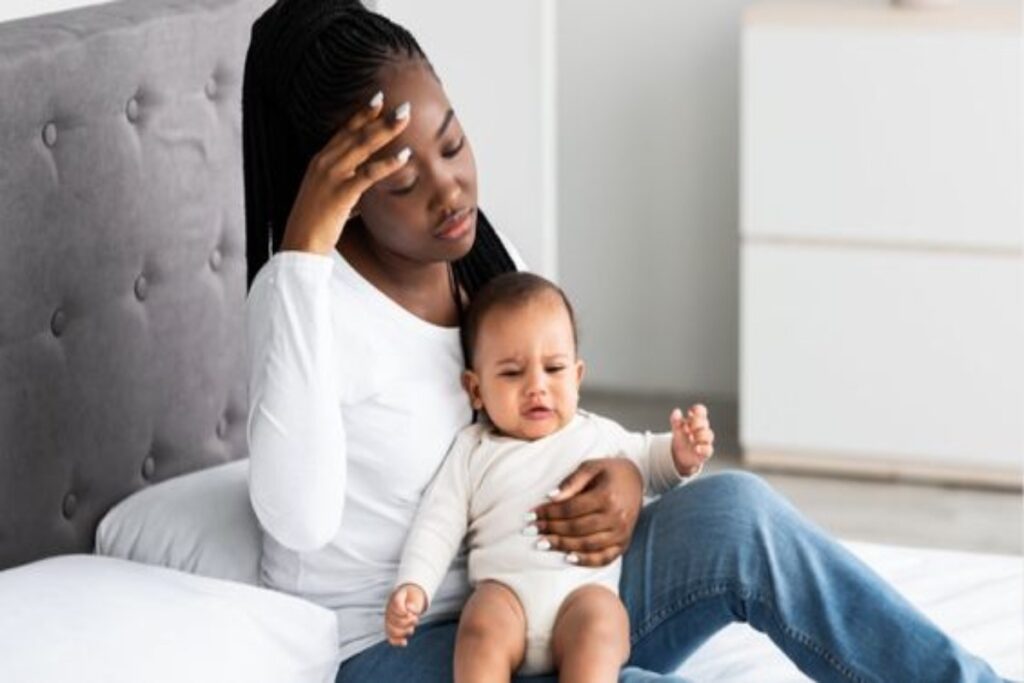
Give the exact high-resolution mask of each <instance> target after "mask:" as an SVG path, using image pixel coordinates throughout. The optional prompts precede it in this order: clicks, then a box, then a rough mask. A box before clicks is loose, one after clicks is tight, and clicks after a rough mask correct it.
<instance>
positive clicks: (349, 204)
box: [281, 93, 410, 254]
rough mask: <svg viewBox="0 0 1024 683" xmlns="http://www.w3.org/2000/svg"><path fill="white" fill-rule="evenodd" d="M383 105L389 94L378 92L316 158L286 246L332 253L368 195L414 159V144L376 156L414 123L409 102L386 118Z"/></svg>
mask: <svg viewBox="0 0 1024 683" xmlns="http://www.w3.org/2000/svg"><path fill="white" fill-rule="evenodd" d="M383 105H384V96H383V94H382V93H377V94H376V95H375V96H374V97H373V99H372V100H371V101H370V102H369V103H368V104H367V105H366V106H365V107H363V108H362V109H360V110H359V111H358V112H356V114H355V115H353V116H352V118H350V119H349V120H348V121H347V122H346V123H345V124H344V125H343V126H341V127H340V128H339V129H338V131H337V132H336V133H335V134H334V135H333V136H332V137H331V139H330V140H329V141H328V142H327V144H326V145H324V147H323V149H321V150H320V151H319V152H317V153H316V154H315V155H314V156H313V158H312V159H311V160H310V162H309V165H308V166H307V167H306V173H305V176H304V177H303V178H302V183H301V184H300V186H299V191H298V194H297V195H296V197H295V202H294V203H293V204H292V210H291V213H290V214H289V216H288V224H287V225H286V226H285V233H284V237H283V239H282V242H281V248H282V249H295V250H300V251H311V252H314V253H320V254H328V253H330V252H331V250H332V249H334V246H335V245H336V244H337V243H338V240H339V239H340V238H341V232H342V229H343V228H344V227H345V221H347V220H348V219H349V217H350V216H351V214H352V211H353V209H354V208H355V206H356V203H357V202H358V201H359V198H360V197H361V196H362V194H363V193H364V192H366V191H367V190H368V189H369V188H370V187H371V186H372V185H373V184H374V183H376V182H377V181H379V180H381V179H383V178H386V177H387V176H389V175H391V174H392V173H394V172H395V171H397V170H398V169H400V168H401V167H402V166H404V165H405V163H406V162H407V161H408V160H409V155H410V152H409V149H408V148H405V149H402V150H401V151H399V152H398V153H397V154H390V155H388V156H385V157H383V158H379V159H372V160H371V157H372V156H373V155H374V154H376V153H377V152H378V151H379V150H380V149H382V148H383V147H384V146H386V145H387V144H388V143H389V142H391V141H392V140H394V139H395V137H397V136H398V135H399V134H401V132H402V131H403V130H405V127H406V126H407V125H408V124H409V115H410V105H409V103H408V102H405V103H403V104H400V105H399V106H398V107H397V108H396V109H395V110H394V111H393V112H392V113H391V114H390V115H389V116H385V117H382V116H381V112H382V111H383V110H384V106H383Z"/></svg>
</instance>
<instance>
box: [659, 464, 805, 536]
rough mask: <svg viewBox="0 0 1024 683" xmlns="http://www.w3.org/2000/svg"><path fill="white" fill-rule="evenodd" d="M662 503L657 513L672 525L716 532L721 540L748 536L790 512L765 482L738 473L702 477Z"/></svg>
mask: <svg viewBox="0 0 1024 683" xmlns="http://www.w3.org/2000/svg"><path fill="white" fill-rule="evenodd" d="M660 503H661V507H663V509H660V510H658V511H657V514H658V516H659V517H663V518H667V520H668V523H669V524H671V525H674V526H677V528H686V529H689V530H702V531H703V532H705V533H713V534H714V535H715V536H716V537H717V538H720V539H721V538H722V537H725V538H730V537H734V536H736V535H740V536H746V535H747V533H750V532H756V531H757V530H758V529H760V528H762V527H763V526H764V525H765V524H767V523H768V522H769V520H771V519H774V518H776V517H777V516H778V515H779V514H786V515H788V514H790V512H791V507H790V506H789V504H788V503H787V502H786V501H785V499H784V498H782V497H781V496H780V495H779V494H778V493H776V492H775V490H774V489H773V488H772V487H771V486H770V485H769V484H768V483H767V482H766V481H765V480H764V479H762V478H761V477H759V476H757V475H756V474H751V473H750V472H743V471H738V470H730V471H727V472H718V473H715V474H711V475H707V476H703V477H700V478H698V479H696V480H694V481H692V482H690V483H689V484H686V485H685V486H680V487H678V488H675V489H673V490H672V491H669V492H668V493H667V494H665V495H664V496H662V499H661V501H660ZM673 519H674V520H675V521H674V522H673V521H672V520H673Z"/></svg>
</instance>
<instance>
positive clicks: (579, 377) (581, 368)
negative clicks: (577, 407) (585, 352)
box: [576, 360, 587, 387]
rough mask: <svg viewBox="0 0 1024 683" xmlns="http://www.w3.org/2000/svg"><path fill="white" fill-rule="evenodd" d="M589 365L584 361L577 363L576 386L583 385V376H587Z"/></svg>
mask: <svg viewBox="0 0 1024 683" xmlns="http://www.w3.org/2000/svg"><path fill="white" fill-rule="evenodd" d="M586 370H587V364H586V363H584V362H583V361H582V360H578V361H576V386H577V387H578V386H579V385H580V384H582V383H583V375H585V374H586Z"/></svg>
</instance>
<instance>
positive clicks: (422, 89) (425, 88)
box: [379, 60, 451, 118]
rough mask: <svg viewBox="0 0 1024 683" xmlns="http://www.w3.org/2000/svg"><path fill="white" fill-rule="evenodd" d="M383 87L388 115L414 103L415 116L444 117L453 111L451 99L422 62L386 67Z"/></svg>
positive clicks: (416, 61)
mask: <svg viewBox="0 0 1024 683" xmlns="http://www.w3.org/2000/svg"><path fill="white" fill-rule="evenodd" d="M379 86H380V89H381V90H382V91H383V93H384V111H385V112H388V111H391V110H392V109H394V108H395V107H397V106H398V105H400V104H402V103H403V102H410V103H412V110H413V114H415V113H416V112H420V113H421V118H423V117H424V115H426V114H432V115H435V116H436V115H438V114H437V113H436V112H440V114H439V115H440V116H442V117H443V116H444V114H445V112H447V111H448V110H449V109H451V104H450V103H449V102H448V95H447V94H445V91H444V88H443V87H442V86H441V82H440V81H439V80H437V76H435V75H434V71H433V69H431V68H430V65H429V64H427V63H426V62H424V61H422V60H410V61H403V62H399V63H397V64H391V65H388V66H385V67H383V68H382V69H381V71H380V76H379Z"/></svg>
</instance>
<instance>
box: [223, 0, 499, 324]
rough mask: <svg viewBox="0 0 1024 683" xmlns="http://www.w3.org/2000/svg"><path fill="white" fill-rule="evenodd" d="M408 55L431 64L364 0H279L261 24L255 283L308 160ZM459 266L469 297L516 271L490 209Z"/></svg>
mask: <svg viewBox="0 0 1024 683" xmlns="http://www.w3.org/2000/svg"><path fill="white" fill-rule="evenodd" d="M407 59H422V60H423V61H424V62H427V63H428V64H429V62H428V60H427V58H426V55H425V54H424V53H423V50H422V48H420V46H419V44H418V43H417V42H416V39H415V38H414V37H413V36H412V34H411V33H409V31H407V30H406V29H404V28H402V27H401V26H399V25H398V24H395V23H394V22H392V21H390V20H389V19H387V18H386V17H383V16H381V15H379V14H377V13H375V12H371V11H369V10H367V9H366V8H365V7H363V5H362V4H361V3H360V2H359V1H358V0H277V2H276V3H275V4H274V5H273V6H272V7H271V8H270V9H268V10H267V11H266V12H264V13H263V15H262V16H261V17H260V18H259V19H257V20H256V22H255V23H254V24H253V28H252V40H251V42H250V44H249V51H248V54H247V55H246V60H245V77H244V80H243V84H242V141H243V157H244V172H245V221H246V258H247V261H248V280H247V281H248V284H249V285H250V286H251V285H252V281H253V279H254V278H255V277H256V273H257V272H259V269H260V268H261V267H262V266H263V264H264V263H266V262H267V260H268V259H269V258H270V255H271V254H273V253H274V252H276V251H277V250H278V249H279V248H280V245H281V240H282V238H283V237H284V229H285V225H286V223H287V220H288V214H289V212H290V211H291V207H292V203H293V202H294V201H295V196H296V195H297V194H298V190H299V184H300V183H301V182H302V177H303V175H304V174H305V171H306V166H307V165H308V164H309V160H310V159H311V158H312V157H313V155H314V154H316V153H317V151H319V150H320V149H321V148H322V147H323V146H324V145H325V144H327V141H328V140H329V139H330V137H331V135H332V134H333V133H334V132H335V130H336V129H337V127H338V126H339V125H340V124H341V123H342V122H343V120H344V117H345V116H346V114H348V113H350V112H354V111H355V110H356V108H357V107H358V106H360V105H362V104H365V103H366V102H368V101H369V99H370V97H371V96H372V95H373V94H374V92H376V90H377V87H376V82H377V80H378V76H379V73H380V70H381V69H382V67H384V66H387V65H388V64H392V63H395V62H396V61H401V60H407ZM361 220H362V219H361V218H359V217H355V218H352V219H350V223H351V222H357V221H361ZM452 269H453V274H454V277H455V281H456V283H457V284H458V285H460V286H461V287H462V288H463V289H464V290H465V291H466V292H467V294H468V295H469V296H470V297H471V298H472V297H473V295H474V294H475V293H476V292H477V291H478V290H479V289H480V287H482V286H483V285H484V284H486V283H487V282H488V281H489V280H490V279H491V278H492V277H494V276H495V275H497V274H499V273H503V272H507V271H514V270H515V265H514V263H513V262H512V259H511V257H510V256H509V254H508V252H507V251H506V249H505V247H504V245H503V244H502V243H501V240H500V238H499V237H498V235H497V234H496V233H495V231H494V228H493V227H491V224H490V222H489V221H488V220H487V218H486V217H485V216H484V214H483V212H481V211H478V212H477V234H476V241H475V242H474V244H473V247H472V249H471V250H470V251H469V253H468V254H466V256H464V257H463V258H461V259H460V260H458V261H457V262H455V263H454V264H452ZM459 303H460V308H461V301H460V302H459Z"/></svg>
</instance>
